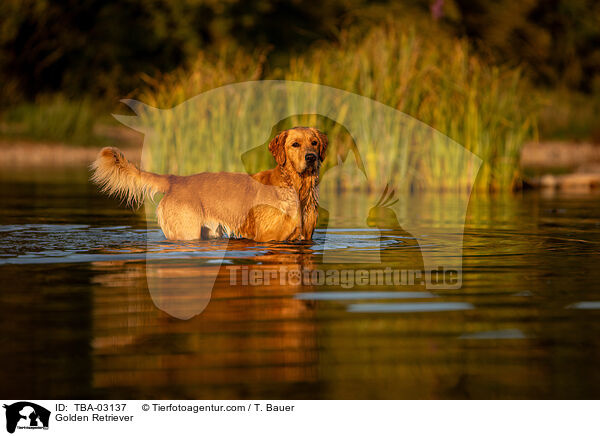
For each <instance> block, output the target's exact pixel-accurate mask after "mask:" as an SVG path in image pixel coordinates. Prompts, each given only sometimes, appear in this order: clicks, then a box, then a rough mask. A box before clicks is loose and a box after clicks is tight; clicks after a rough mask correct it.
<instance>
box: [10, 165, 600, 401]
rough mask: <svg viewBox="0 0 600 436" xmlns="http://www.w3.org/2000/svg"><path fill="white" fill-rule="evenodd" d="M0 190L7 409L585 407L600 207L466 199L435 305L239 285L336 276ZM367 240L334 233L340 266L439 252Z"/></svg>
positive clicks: (559, 199)
mask: <svg viewBox="0 0 600 436" xmlns="http://www.w3.org/2000/svg"><path fill="white" fill-rule="evenodd" d="M0 186H1V187H2V196H1V197H0V279H1V282H2V284H1V288H2V291H1V292H0V300H1V304H0V323H1V328H2V348H1V349H0V370H1V373H2V375H3V377H2V384H1V388H0V395H1V396H2V397H5V398H74V397H75V398H106V399H109V398H190V399H191V398H230V399H231V398H274V399H277V398H282V399H283V398H598V397H599V396H600V371H598V362H599V361H600V287H599V286H598V283H600V269H599V268H598V265H599V264H600V263H599V260H600V202H599V201H598V200H599V199H600V197H599V196H598V195H593V194H580V195H569V196H560V195H558V196H556V195H543V194H541V193H526V194H522V195H503V196H481V197H476V198H473V199H472V200H471V203H470V204H469V209H468V213H467V223H466V229H465V234H464V250H463V271H462V273H463V275H462V287H461V288H460V289H435V290H431V289H427V288H426V287H425V286H424V285H422V284H421V283H418V284H415V285H412V286H411V285H404V286H401V287H397V286H394V285H389V284H385V283H384V284H381V283H379V284H375V285H373V284H370V285H369V284H366V285H365V284H356V283H355V284H353V286H345V287H343V286H338V285H332V284H328V283H320V282H317V283H315V282H309V283H304V282H302V281H300V283H297V282H296V283H291V282H290V283H286V284H285V285H282V284H281V283H280V282H279V281H278V279H273V280H271V281H270V282H269V283H268V284H266V283H265V282H264V281H263V282H261V283H256V282H255V283H254V284H252V285H248V284H246V285H244V286H239V284H240V283H241V280H243V274H247V276H246V277H250V279H249V280H252V277H254V274H255V273H259V275H258V276H260V277H263V278H264V277H265V274H267V275H269V274H271V272H272V271H273V270H274V269H275V270H276V269H278V268H280V267H281V266H284V267H285V268H288V269H298V268H299V269H301V270H308V271H312V270H315V269H319V268H323V269H324V270H330V269H335V268H339V267H340V265H336V264H335V263H328V264H323V263H322V262H323V259H324V254H325V245H326V243H325V239H326V236H325V230H324V229H320V230H319V231H317V233H316V235H315V240H314V242H313V243H311V244H281V243H280V244H256V243H253V242H249V241H230V242H229V243H227V242H226V241H212V242H204V243H202V242H194V243H186V244H178V243H174V242H168V241H165V240H164V239H163V238H162V234H161V232H160V230H158V229H156V228H155V227H153V226H152V225H150V226H149V227H148V228H147V227H146V220H145V216H144V214H140V213H138V214H135V213H133V212H132V211H130V210H128V209H126V208H125V207H122V206H120V205H119V203H118V202H117V201H114V200H111V199H107V198H105V197H103V196H102V195H100V194H99V193H98V192H97V189H96V188H95V187H94V186H92V185H90V184H88V183H87V182H86V174H85V173H84V172H81V171H73V172H69V171H60V172H53V171H50V170H48V171H45V170H38V171H27V172H20V173H17V174H8V173H7V172H4V173H3V174H2V176H0ZM442 221H443V220H442ZM442 227H443V226H442ZM375 230H377V229H374V228H364V229H356V228H342V229H339V230H338V231H336V233H335V234H332V235H330V236H331V237H332V241H333V242H334V244H335V245H336V247H342V248H345V249H347V250H352V251H353V253H354V254H355V255H357V256H358V257H359V258H361V259H364V262H367V263H360V264H352V263H351V264H348V263H346V264H343V265H342V266H341V267H342V268H345V269H350V270H352V271H357V270H360V269H363V268H364V269H368V268H370V267H372V266H373V264H374V262H375V261H374V260H373V259H371V258H370V257H369V256H370V255H372V253H373V252H374V251H377V253H380V255H381V258H380V259H379V260H378V261H377V262H379V261H380V262H382V264H380V265H393V264H401V265H402V266H403V268H406V269H417V270H420V269H422V268H423V255H424V254H427V253H428V252H429V254H434V255H435V253H436V251H437V250H438V249H439V247H438V246H436V244H431V245H423V246H421V247H420V248H419V245H418V244H417V243H416V240H415V238H414V237H413V236H412V235H411V234H408V233H407V232H405V231H402V230H401V229H398V228H393V226H392V228H391V229H387V230H381V231H375ZM379 248H381V250H379ZM221 258H223V261H222V262H221ZM368 262H371V263H368ZM232 271H233V273H232ZM232 274H234V278H235V280H237V282H236V283H233V281H235V280H233V279H232ZM238 274H239V275H238ZM260 274H262V275H260ZM258 276H257V277H258ZM211 280H214V283H215V284H214V287H212V294H210V293H209V294H208V296H210V299H208V298H207V295H205V294H203V293H202V292H201V291H198V289H199V283H200V284H202V283H205V282H206V281H208V282H210V283H212V282H211ZM261 280H262V279H261ZM165 283H166V285H165ZM199 312H200V313H199ZM196 313H199V314H197V315H196Z"/></svg>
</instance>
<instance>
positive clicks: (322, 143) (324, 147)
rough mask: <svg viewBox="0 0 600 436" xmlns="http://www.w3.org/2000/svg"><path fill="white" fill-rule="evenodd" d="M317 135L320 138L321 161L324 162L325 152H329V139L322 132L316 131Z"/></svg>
mask: <svg viewBox="0 0 600 436" xmlns="http://www.w3.org/2000/svg"><path fill="white" fill-rule="evenodd" d="M315 133H316V134H317V137H318V138H319V160H320V161H321V162H323V161H324V160H325V152H326V151H327V145H329V140H328V139H327V135H326V134H325V133H323V132H321V131H320V130H317V129H315Z"/></svg>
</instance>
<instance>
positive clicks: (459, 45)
mask: <svg viewBox="0 0 600 436" xmlns="http://www.w3.org/2000/svg"><path fill="white" fill-rule="evenodd" d="M263 64H264V57H263V55H262V53H260V52H256V53H247V52H245V51H243V50H241V49H237V48H236V47H234V46H233V45H231V46H227V45H226V46H223V48H222V49H221V52H220V53H219V54H218V55H216V56H209V55H208V54H205V53H202V54H201V55H200V56H199V58H198V60H197V62H196V63H195V64H194V65H193V66H192V67H191V68H189V69H186V70H180V71H178V72H175V73H171V74H168V75H165V76H163V77H161V78H158V79H154V80H150V79H149V80H148V87H147V88H146V89H144V90H143V91H142V92H141V93H140V95H139V99H140V100H141V101H143V102H144V103H147V104H149V105H151V106H155V107H159V108H163V109H167V108H171V107H174V106H176V105H178V104H180V103H182V102H184V101H185V100H186V99H189V98H191V97H194V96H195V95H197V94H199V93H202V92H204V91H208V90H210V89H213V88H216V87H218V86H222V85H226V84H231V83H236V82H243V81H247V80H257V79H282V80H289V81H302V82H310V83H318V84H322V85H328V86H331V87H335V88H338V89H343V90H346V91H349V92H352V93H356V94H359V95H362V96H365V97H368V98H371V99H373V100H376V101H378V102H381V103H384V104H385V105H388V106H391V107H393V108H395V109H397V110H398V111H401V112H403V113H405V114H407V115H410V116H411V117H414V118H415V119H416V120H419V121H422V122H423V123H425V124H427V125H429V126H431V127H433V128H434V129H436V130H437V131H439V132H441V133H442V134H443V135H439V136H435V135H433V136H431V135H430V134H428V133H426V132H424V131H423V130H422V129H417V128H415V129H412V130H411V131H410V134H409V136H410V141H411V145H410V147H407V146H406V144H403V145H402V146H401V145H400V143H399V142H398V141H395V140H393V138H398V137H399V136H398V135H404V136H406V132H399V131H397V126H395V125H394V124H393V123H391V122H390V123H389V125H385V123H383V124H384V125H381V126H378V128H380V129H382V130H385V131H386V132H387V131H389V137H390V138H391V140H389V141H387V142H381V141H379V143H377V142H378V141H376V140H375V139H373V141H369V138H366V141H365V143H362V144H360V150H361V155H362V159H363V162H364V164H365V170H366V171H367V172H368V173H369V174H375V173H377V171H378V169H379V168H381V167H382V165H389V162H391V161H394V162H397V163H396V164H394V165H395V167H394V168H393V172H392V180H391V182H392V183H395V184H396V186H401V187H404V188H406V189H411V190H419V189H434V190H448V191H464V190H468V189H469V187H470V183H469V180H470V179H471V176H472V174H473V171H474V168H472V162H471V161H469V160H465V159H463V158H462V157H461V155H460V153H456V152H452V151H451V149H450V147H448V146H446V145H444V143H445V140H444V138H445V136H444V135H447V137H449V138H451V139H452V140H454V141H456V142H457V143H458V144H460V145H462V146H463V147H465V148H466V149H467V150H469V151H471V152H472V153H474V154H476V155H477V156H478V157H480V158H481V159H482V161H483V164H482V166H481V168H480V171H479V174H478V177H477V180H476V183H475V189H476V190H490V191H493V190H509V189H514V188H515V187H518V184H519V180H520V172H519V165H518V159H519V151H520V148H521V146H522V145H523V144H524V142H526V141H527V140H529V139H531V138H532V137H534V136H535V133H536V114H537V110H538V106H539V105H538V103H537V100H536V98H534V97H533V95H534V94H533V93H532V92H530V90H529V87H528V86H527V84H526V83H525V80H524V79H523V78H522V75H521V72H520V71H519V69H510V68H504V67H500V66H493V65H489V64H487V63H485V62H483V61H482V60H481V59H479V58H478V57H477V56H475V55H474V54H472V53H471V52H470V49H469V45H468V43H467V42H466V41H464V40H461V39H456V38H449V37H448V36H447V35H446V34H445V33H444V32H443V31H442V30H440V29H437V28H435V27H432V28H431V29H428V31H427V32H426V33H423V34H422V33H418V32H417V31H416V30H415V29H414V28H411V27H403V26H401V25H399V24H398V23H389V24H387V25H385V26H381V27H379V28H375V29H372V30H370V31H369V32H368V33H366V34H363V33H361V32H360V31H358V30H356V31H352V30H350V31H347V32H345V33H343V34H342V35H341V36H340V40H339V42H338V43H335V44H333V43H329V44H323V45H320V46H316V47H314V48H312V49H311V50H307V52H306V53H305V54H303V55H300V56H296V57H293V58H292V59H291V60H290V62H289V64H288V65H287V66H286V67H285V68H282V69H278V70H275V71H270V72H268V73H265V72H264V70H263ZM294 98H295V99H297V100H304V101H290V102H287V103H286V104H289V105H290V108H291V107H306V106H307V105H308V106H309V105H310V103H309V101H310V100H311V99H314V98H316V97H315V96H314V95H301V94H299V95H298V94H296V95H295V97H294ZM202 101H204V102H206V100H202ZM202 101H201V102H199V103H198V104H199V105H200V106H195V107H193V109H190V107H189V105H188V109H184V108H183V106H186V105H187V103H186V105H182V106H179V111H178V112H172V113H171V114H166V111H164V112H162V113H161V115H160V117H158V116H156V117H153V118H152V120H146V121H147V122H148V121H149V122H151V124H152V134H153V140H152V146H151V147H149V154H148V155H147V160H146V164H147V165H149V166H150V167H152V168H153V169H156V170H162V171H172V172H177V173H180V174H189V173H192V172H196V171H202V170H204V171H210V170H214V168H215V166H216V167H217V168H218V169H222V170H226V171H240V170H241V171H244V170H246V171H255V170H259V169H263V168H267V167H269V166H271V165H272V164H273V160H272V158H271V157H270V156H269V154H268V151H267V149H266V144H267V142H268V139H270V138H271V137H272V136H273V135H274V134H275V133H276V130H278V129H283V128H288V127H292V126H293V125H297V124H301V125H314V126H315V127H319V128H322V129H324V130H325V131H327V133H328V134H329V136H330V143H331V144H332V147H334V148H333V149H341V150H345V152H344V153H346V154H347V151H348V150H350V149H351V148H352V139H351V138H349V136H348V135H347V132H344V128H343V125H344V120H345V119H347V118H348V117H356V116H357V114H356V113H354V114H353V113H349V111H350V112H351V111H352V108H350V109H349V108H348V107H347V106H345V105H344V102H343V101H340V105H339V107H336V111H337V113H336V114H335V116H334V117H329V118H325V119H324V118H323V117H321V118H320V117H319V116H318V115H306V114H305V115H302V114H299V115H298V117H289V118H288V119H286V120H283V121H281V120H279V119H277V117H276V115H277V108H276V102H270V101H269V99H268V98H265V96H262V95H256V96H255V98H253V97H252V96H251V98H249V97H248V95H246V96H245V98H243V99H241V98H240V97H239V96H236V95H234V94H232V95H227V94H226V93H220V94H218V95H217V94H216V95H215V100H211V101H210V105H211V108H212V109H211V113H210V114H206V115H207V118H210V120H206V119H204V117H203V116H202V114H203V110H204V109H203V107H202ZM215 112H216V113H215ZM292 113H293V111H292ZM363 115H364V117H365V119H366V120H369V116H370V115H369V114H368V113H367V114H361V116H363ZM311 117H312V118H311ZM265 119H267V120H271V121H272V124H276V123H278V124H276V127H275V128H274V129H273V131H270V127H271V125H269V124H265V122H264V120H265ZM332 119H334V121H335V122H333V121H332ZM238 122H243V123H242V124H243V125H244V126H246V127H245V128H244V129H237V130H236V129H235V128H230V126H231V125H233V124H235V123H238ZM266 125H268V126H269V127H265V126H266ZM265 129H267V130H266V131H265ZM269 134H270V135H269ZM257 141H260V142H261V143H262V148H261V150H260V152H258V151H257V153H251V154H248V153H247V151H248V144H256V143H257ZM422 141H429V142H430V143H431V142H433V143H435V142H436V141H437V142H440V145H439V146H430V147H427V148H426V149H423V150H421V149H420V148H419V144H420V143H421V142H422ZM224 144H226V147H225V146H223V145H224ZM335 147H337V148H335ZM402 153H404V154H405V156H403V157H402V158H399V154H402ZM346 154H344V156H346ZM240 156H242V161H243V162H242V163H240V162H239V160H240V159H239V157H240ZM329 156H330V159H333V160H330V161H328V162H326V163H325V165H326V166H331V167H332V166H335V164H336V162H335V159H336V158H337V156H339V153H330V155H329ZM209 162H210V165H209ZM353 183H354V182H353V178H352V177H350V178H349V179H347V180H346V181H344V182H342V185H343V186H338V188H352V187H356V186H353ZM369 188H371V189H376V190H379V189H381V188H382V186H380V185H378V184H377V183H376V182H370V183H369Z"/></svg>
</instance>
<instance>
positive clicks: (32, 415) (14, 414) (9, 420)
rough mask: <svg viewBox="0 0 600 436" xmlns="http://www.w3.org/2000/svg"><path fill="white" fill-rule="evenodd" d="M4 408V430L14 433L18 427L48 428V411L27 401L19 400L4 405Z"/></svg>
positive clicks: (29, 428) (30, 428)
mask: <svg viewBox="0 0 600 436" xmlns="http://www.w3.org/2000/svg"><path fill="white" fill-rule="evenodd" d="M4 408H5V409H6V431H8V432H9V433H14V432H15V430H16V429H17V428H18V429H28V430H32V429H44V430H47V429H48V424H49V422H50V411H49V410H48V409H46V408H44V407H42V406H39V405H37V404H35V403H30V402H29V401H19V402H17V403H13V404H11V405H6V404H5V405H4Z"/></svg>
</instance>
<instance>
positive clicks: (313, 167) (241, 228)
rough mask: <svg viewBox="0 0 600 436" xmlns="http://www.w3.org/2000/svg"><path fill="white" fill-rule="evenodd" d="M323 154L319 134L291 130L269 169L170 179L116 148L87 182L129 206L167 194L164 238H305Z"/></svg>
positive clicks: (313, 219) (275, 144)
mask: <svg viewBox="0 0 600 436" xmlns="http://www.w3.org/2000/svg"><path fill="white" fill-rule="evenodd" d="M326 148H327V136H326V135H325V134H323V133H321V132H320V131H319V130H317V129H314V128H312V127H294V128H293V129H289V130H285V131H283V132H281V133H279V134H278V135H277V136H276V137H275V138H273V140H272V141H271V142H270V143H269V151H270V152H271V153H272V154H273V156H274V157H275V160H276V162H277V166H276V167H275V168H273V169H270V170H266V171H262V172H260V173H257V174H254V175H247V174H241V173H225V172H220V173H200V174H194V175H192V176H175V175H161V174H154V173H151V172H148V171H142V170H140V169H139V168H137V167H136V166H135V165H134V164H132V163H130V162H129V161H128V160H127V159H126V158H125V156H124V155H123V153H122V152H121V151H120V150H118V149H117V148H113V147H106V148H103V149H102V150H101V151H100V154H99V155H98V157H97V158H96V160H95V161H94V162H93V163H92V165H91V168H92V170H93V175H92V181H93V182H95V183H96V184H98V185H99V186H100V187H101V189H102V191H103V192H106V193H108V194H109V195H115V196H117V197H119V198H122V199H124V200H125V201H126V202H127V204H131V205H136V204H140V203H141V202H142V201H143V200H144V198H146V197H147V196H148V197H153V196H154V195H155V194H156V193H158V192H162V193H164V194H165V195H164V196H163V198H162V200H161V201H160V203H159V204H158V208H157V211H156V215H157V217H158V223H159V225H160V227H161V229H162V231H163V233H164V234H165V237H166V238H167V239H179V240H191V239H208V238H217V237H223V236H229V237H237V238H247V239H253V240H255V241H259V242H263V241H293V240H310V239H311V238H312V234H313V231H314V229H315V226H316V224H317V217H318V207H319V204H318V201H319V191H318V183H319V169H320V166H321V162H323V160H324V159H325V150H326Z"/></svg>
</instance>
